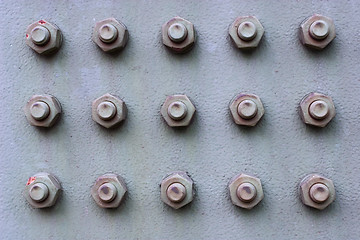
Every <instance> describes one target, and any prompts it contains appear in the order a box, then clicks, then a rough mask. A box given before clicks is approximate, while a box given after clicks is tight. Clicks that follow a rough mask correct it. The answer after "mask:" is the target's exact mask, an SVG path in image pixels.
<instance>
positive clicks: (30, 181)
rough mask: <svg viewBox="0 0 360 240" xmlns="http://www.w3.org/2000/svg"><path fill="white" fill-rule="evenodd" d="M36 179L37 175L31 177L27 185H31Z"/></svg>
mask: <svg viewBox="0 0 360 240" xmlns="http://www.w3.org/2000/svg"><path fill="white" fill-rule="evenodd" d="M35 180H36V177H29V180H28V181H27V183H26V186H27V185H30V184H31V183H33V182H34V181H35Z"/></svg>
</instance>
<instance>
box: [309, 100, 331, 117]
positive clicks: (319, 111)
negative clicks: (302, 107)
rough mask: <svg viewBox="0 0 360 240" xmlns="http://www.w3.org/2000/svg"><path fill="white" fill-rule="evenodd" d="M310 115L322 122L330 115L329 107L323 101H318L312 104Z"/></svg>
mask: <svg viewBox="0 0 360 240" xmlns="http://www.w3.org/2000/svg"><path fill="white" fill-rule="evenodd" d="M309 113H310V115H311V117H312V118H315V119H317V120H322V119H324V118H326V116H327V115H328V114H329V105H328V104H327V103H326V102H325V101H323V100H316V101H314V102H312V103H311V104H310V106H309Z"/></svg>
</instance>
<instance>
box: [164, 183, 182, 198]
mask: <svg viewBox="0 0 360 240" xmlns="http://www.w3.org/2000/svg"><path fill="white" fill-rule="evenodd" d="M166 196H167V198H168V199H169V200H170V201H171V202H175V203H179V202H181V201H182V200H184V198H185V197H186V188H185V186H184V185H182V184H181V183H172V184H170V186H169V187H168V188H167V190H166Z"/></svg>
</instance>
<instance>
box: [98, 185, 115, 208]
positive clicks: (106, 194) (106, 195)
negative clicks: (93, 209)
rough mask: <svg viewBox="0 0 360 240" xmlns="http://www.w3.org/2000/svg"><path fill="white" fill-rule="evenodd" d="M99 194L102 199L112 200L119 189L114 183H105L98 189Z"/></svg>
mask: <svg viewBox="0 0 360 240" xmlns="http://www.w3.org/2000/svg"><path fill="white" fill-rule="evenodd" d="M97 192H98V195H99V198H100V200H101V201H103V202H106V203H108V202H111V201H112V200H114V198H115V197H116V195H117V189H116V187H115V186H114V184H112V183H109V182H108V183H104V184H102V185H101V186H100V187H99V189H98V191H97Z"/></svg>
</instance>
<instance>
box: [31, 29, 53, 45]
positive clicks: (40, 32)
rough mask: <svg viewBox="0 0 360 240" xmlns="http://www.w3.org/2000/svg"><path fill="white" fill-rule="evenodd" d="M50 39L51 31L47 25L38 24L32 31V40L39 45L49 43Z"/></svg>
mask: <svg viewBox="0 0 360 240" xmlns="http://www.w3.org/2000/svg"><path fill="white" fill-rule="evenodd" d="M49 40H50V32H49V30H48V29H47V28H46V27H43V26H37V27H35V28H34V29H33V30H32V31H31V41H32V42H33V43H34V44H36V45H38V46H42V45H45V44H46V43H48V42H49Z"/></svg>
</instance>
